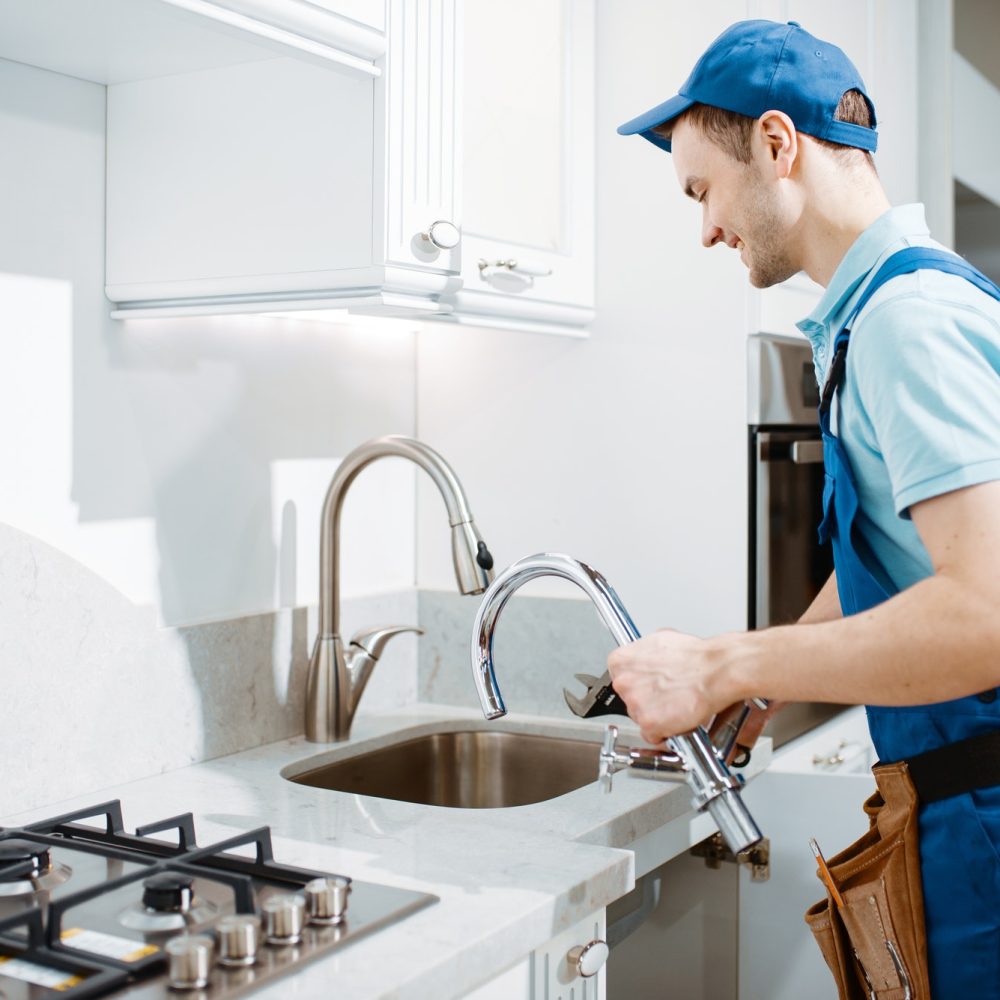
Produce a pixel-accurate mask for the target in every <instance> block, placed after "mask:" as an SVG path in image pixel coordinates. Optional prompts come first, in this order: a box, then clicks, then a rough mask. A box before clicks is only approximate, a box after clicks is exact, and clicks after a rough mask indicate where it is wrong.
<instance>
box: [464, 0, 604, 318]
mask: <svg viewBox="0 0 1000 1000" xmlns="http://www.w3.org/2000/svg"><path fill="white" fill-rule="evenodd" d="M594 20H595V13H594V3H593V0H547V2H546V3H543V4H539V3H536V2H534V0H507V2H505V3H503V4H497V3H494V2H491V0H465V2H464V4H463V25H462V39H463V42H464V52H463V70H462V87H463V96H464V100H463V110H462V117H461V120H460V123H459V124H460V128H461V141H462V158H461V162H462V177H461V180H462V283H461V286H460V287H459V289H458V291H457V293H456V294H455V295H454V296H452V297H451V299H450V301H451V302H453V304H454V306H455V310H456V313H457V314H458V315H459V316H460V317H461V318H463V319H468V320H469V321H471V322H477V321H481V318H483V317H489V321H490V322H492V323H494V324H498V325H510V326H514V327H520V326H528V327H530V328H533V329H545V328H546V327H547V326H548V325H551V326H552V328H553V329H554V330H557V331H559V332H567V331H572V330H573V329H574V328H575V329H580V328H582V327H584V326H585V325H586V324H587V323H588V322H589V321H590V320H591V319H592V318H593V314H594V313H593V308H594V197H595V191H594V115H595V101H594V93H595V80H594V47H595V39H594Z"/></svg>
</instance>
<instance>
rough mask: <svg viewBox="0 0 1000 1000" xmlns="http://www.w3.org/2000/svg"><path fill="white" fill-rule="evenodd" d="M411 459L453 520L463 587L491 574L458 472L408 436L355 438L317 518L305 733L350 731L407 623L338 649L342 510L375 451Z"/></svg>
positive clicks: (321, 739)
mask: <svg viewBox="0 0 1000 1000" xmlns="http://www.w3.org/2000/svg"><path fill="white" fill-rule="evenodd" d="M387 456H396V457H398V458H408V459H409V460H410V461H411V462H414V463H416V464H417V465H418V466H420V468H421V469H423V470H424V471H425V472H426V473H427V474H428V475H429V476H430V477H431V479H433V480H434V483H435V485H436V486H437V488H438V489H439V490H440V491H441V496H442V497H443V498H444V503H445V507H447V509H448V522H449V523H450V524H451V555H452V561H453V562H454V564H455V578H456V580H457V581H458V588H459V590H460V591H461V592H462V593H463V594H481V593H482V592H483V591H484V590H485V589H486V587H487V586H488V585H489V582H490V580H492V579H493V572H492V570H493V557H492V556H491V555H490V552H489V549H488V548H487V547H486V543H485V542H484V541H483V539H482V537H481V536H480V534H479V531H478V530H477V528H476V525H475V523H474V521H473V520H472V514H471V513H470V511H469V504H468V501H467V500H466V499H465V492H464V491H463V490H462V484H461V483H460V482H459V481H458V477H457V476H456V475H455V473H454V472H452V470H451V467H450V466H449V465H448V463H447V462H446V461H445V460H444V459H443V458H442V457H441V456H440V455H439V454H438V453H437V452H436V451H434V450H433V449H431V448H428V447H427V445H425V444H423V443H422V442H420V441H417V440H415V439H414V438H408V437H402V436H400V435H390V436H388V437H380V438H373V439H372V440H371V441H366V442H365V443H364V444H362V445H359V446H358V447H357V448H355V449H354V451H352V452H351V453H350V454H349V455H347V456H346V457H345V458H344V460H343V461H342V462H341V463H340V465H339V466H338V468H337V471H336V472H335V473H334V475H333V479H332V480H331V481H330V485H329V487H328V488H327V491H326V499H325V500H324V501H323V515H322V519H321V522H320V556H319V632H318V634H317V636H316V642H315V644H314V645H313V651H312V657H311V659H310V661H309V676H308V680H307V682H306V739H307V740H310V741H311V742H313V743H332V742H334V741H336V740H345V739H347V737H348V736H349V735H350V731H351V722H352V720H353V719H354V713H355V712H356V711H357V707H358V702H359V701H360V700H361V694H362V692H363V691H364V689H365V685H366V684H367V683H368V678H369V677H370V676H371V672H372V670H373V669H374V667H375V664H376V662H377V661H378V658H379V656H381V654H382V650H383V649H384V648H385V646H386V643H388V642H389V640H390V639H391V638H392V637H393V636H395V635H399V634H400V633H401V632H416V633H418V634H422V631H423V630H422V629H419V628H417V627H416V626H413V625H387V626H379V627H378V628H371V629H362V630H361V631H359V632H356V633H355V634H354V635H353V636H352V637H351V640H350V642H349V643H348V645H347V648H346V649H345V648H344V643H343V641H342V640H341V637H340V511H341V508H342V507H343V505H344V496H345V494H346V493H347V490H348V488H349V487H350V485H351V483H353V482H354V480H355V478H356V477H357V475H358V473H359V472H361V470H362V469H363V468H365V466H367V465H369V464H370V463H372V462H374V461H375V460H376V459H378V458H385V457H387Z"/></svg>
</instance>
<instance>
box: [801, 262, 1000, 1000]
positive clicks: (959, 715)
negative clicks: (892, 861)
mask: <svg viewBox="0 0 1000 1000" xmlns="http://www.w3.org/2000/svg"><path fill="white" fill-rule="evenodd" d="M921 268H933V269H935V270H939V271H946V272H948V273H950V274H957V275H960V276H961V277H963V278H966V279H967V280H968V281H971V282H972V283H973V284H974V285H976V286H977V287H978V288H980V289H981V290H982V291H984V292H986V294H987V295H990V296H992V297H993V298H995V299H997V300H998V301H1000V288H998V287H997V286H996V285H995V284H993V282H991V281H990V280H989V279H988V278H986V277H985V276H984V275H982V274H980V273H979V272H978V271H977V270H975V268H973V267H971V266H970V265H969V264H967V263H966V262H965V261H964V260H962V259H961V258H960V257H957V256H955V255H953V254H949V253H944V252H942V251H940V250H936V249H933V248H928V247H910V248H907V249H905V250H901V251H898V252H897V253H895V254H893V255H892V256H891V257H890V258H889V259H888V260H886V262H885V263H884V264H883V265H882V266H881V268H879V270H878V271H877V273H876V274H875V277H874V278H873V279H872V281H871V283H870V284H869V285H868V287H867V288H866V289H865V291H864V293H863V294H862V296H861V300H860V301H859V302H858V304H857V305H856V306H855V307H854V309H853V310H852V312H851V314H850V316H849V317H848V319H847V322H846V323H845V324H844V327H843V329H842V330H841V331H840V333H838V334H837V336H836V338H835V340H834V353H833V359H834V360H833V362H832V363H831V366H830V375H829V377H828V379H827V385H826V387H825V390H824V393H823V401H822V403H821V404H820V426H821V429H822V432H823V460H824V464H825V468H826V477H825V487H824V493H823V515H824V516H823V523H822V524H821V525H820V540H821V541H823V542H825V541H827V540H828V539H829V540H830V541H831V542H832V544H833V555H834V566H835V568H836V574H837V588H838V592H839V594H840V604H841V609H842V611H843V613H844V615H845V616H846V615H853V614H857V613H858V612H862V611H866V610H868V609H869V608H872V607H874V606H875V605H876V604H881V603H882V601H885V600H887V599H888V598H890V597H892V596H893V593H895V591H893V592H890V591H887V590H886V589H884V588H883V586H882V585H881V584H880V583H879V581H878V579H876V577H875V576H874V575H873V573H872V571H871V567H872V566H877V565H878V564H877V561H876V558H875V556H874V555H873V553H872V551H871V549H870V548H869V547H868V546H867V545H865V543H864V540H863V539H862V538H861V537H860V536H859V534H858V531H857V526H856V525H855V523H854V520H855V515H856V514H857V511H858V494H857V488H856V484H855V480H854V476H853V474H852V472H851V465H850V461H849V460H848V457H847V454H846V451H845V449H844V447H843V445H842V444H841V442H840V440H839V439H838V438H837V437H835V436H834V435H833V434H832V433H831V430H830V407H831V404H832V397H833V395H834V394H835V392H836V391H837V390H838V389H839V387H840V385H841V384H842V381H843V376H844V374H845V372H846V357H847V347H848V342H849V338H850V333H851V326H852V325H853V323H854V320H855V318H856V317H857V315H858V313H859V312H860V311H861V309H862V308H863V307H864V305H865V304H866V303H867V302H868V300H869V299H870V298H871V296H872V294H873V293H874V292H875V290H876V289H877V288H879V287H880V286H881V285H882V284H884V283H885V282H886V281H888V280H889V279H890V278H894V277H896V276H898V275H901V274H909V273H911V272H913V271H916V270H919V269H921ZM880 575H881V578H882V579H884V580H889V579H890V577H889V575H888V574H887V573H884V572H883V573H881V574H880ZM998 613H1000V609H998ZM941 666H942V669H947V664H941ZM867 713H868V725H869V729H870V730H871V735H872V740H873V742H874V744H875V749H876V750H877V751H878V756H879V760H880V761H883V762H891V761H898V760H905V759H907V758H908V757H912V756H914V755H916V754H918V753H922V752H924V751H927V750H932V749H935V748H937V747H939V746H943V745H945V744H947V743H953V742H956V741H958V740H962V739H965V738H967V737H970V736H976V735H979V734H981V733H986V732H990V731H995V730H998V729H1000V701H998V700H997V692H996V691H995V690H992V691H987V692H983V693H982V694H978V695H975V694H974V695H970V696H968V697H966V698H957V699H955V700H954V701H946V702H941V703H938V704H933V705H913V706H905V707H881V706H876V705H869V706H867ZM919 829H920V870H921V877H922V882H923V892H924V909H925V914H926V924H927V948H928V955H927V957H928V967H929V973H930V980H931V995H932V997H933V1000H959V998H961V1000H1000V786H997V787H992V788H987V789H980V790H976V791H973V792H967V793H964V794H961V795H956V796H952V797H951V798H947V799H942V800H940V801H937V802H930V803H926V804H924V805H921V807H920V814H919Z"/></svg>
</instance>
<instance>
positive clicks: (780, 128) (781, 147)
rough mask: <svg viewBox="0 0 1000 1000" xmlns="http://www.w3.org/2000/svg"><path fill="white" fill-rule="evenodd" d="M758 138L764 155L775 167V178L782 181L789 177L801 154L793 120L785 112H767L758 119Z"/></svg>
mask: <svg viewBox="0 0 1000 1000" xmlns="http://www.w3.org/2000/svg"><path fill="white" fill-rule="evenodd" d="M756 137H757V139H758V140H759V142H760V148H761V151H762V154H763V155H764V156H765V157H766V159H767V161H768V162H769V163H771V164H773V165H774V168H775V176H777V177H778V178H780V179H782V180H784V179H785V178H787V177H789V176H790V175H791V172H792V165H793V164H794V163H795V160H796V157H797V156H798V154H799V139H798V134H797V133H796V131H795V126H794V125H793V124H792V119H791V118H789V117H788V115H786V114H785V112H784V111H765V112H764V114H762V115H761V116H760V118H758V119H757V133H756Z"/></svg>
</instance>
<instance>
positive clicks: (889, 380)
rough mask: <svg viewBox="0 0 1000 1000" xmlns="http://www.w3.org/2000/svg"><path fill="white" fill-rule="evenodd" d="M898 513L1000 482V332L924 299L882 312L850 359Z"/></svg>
mask: <svg viewBox="0 0 1000 1000" xmlns="http://www.w3.org/2000/svg"><path fill="white" fill-rule="evenodd" d="M848 359H849V360H850V361H851V362H852V363H851V365H850V371H849V377H851V378H854V379H856V382H855V385H856V387H857V392H858V396H859V397H860V400H861V404H862V406H863V408H864V410H865V415H866V417H867V420H868V422H869V425H870V429H871V432H872V434H873V436H874V439H875V442H876V445H877V447H878V450H879V451H880V452H881V455H882V458H883V461H884V462H885V466H886V470H887V472H888V475H889V480H890V483H891V485H892V495H893V501H894V504H895V508H896V513H897V514H898V515H899V516H901V517H909V512H908V511H909V508H910V507H911V506H912V505H913V504H915V503H919V502H920V501H921V500H928V499H930V498H931V497H935V496H940V495H941V494H944V493H950V492H951V491H952V490H957V489H961V488H962V487H965V486H973V485H975V484H977V483H983V482H989V481H991V480H994V479H1000V327H998V324H997V322H996V321H995V320H994V319H993V318H991V317H990V316H989V315H987V314H986V313H985V312H982V311H980V310H978V309H976V308H974V307H972V306H966V305H963V304H960V303H942V302H941V301H940V300H939V299H938V300H935V299H934V298H932V297H929V296H927V295H925V294H921V293H919V292H916V293H913V294H907V295H902V296H897V297H893V298H891V299H889V300H887V301H885V302H883V303H880V304H878V305H874V306H873V308H872V310H871V312H870V313H869V314H868V315H867V316H866V317H863V318H862V320H861V322H859V323H858V325H857V329H856V332H855V333H854V334H852V337H851V347H850V350H849V352H848Z"/></svg>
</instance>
